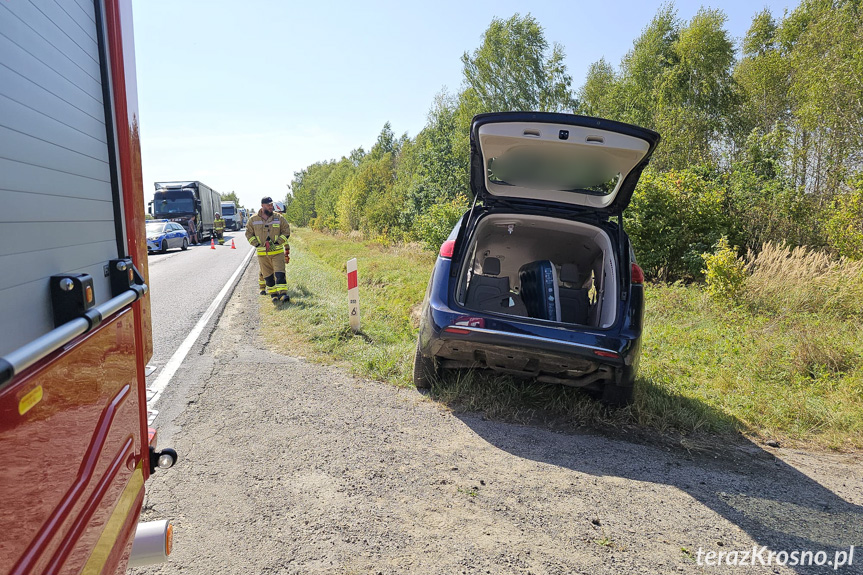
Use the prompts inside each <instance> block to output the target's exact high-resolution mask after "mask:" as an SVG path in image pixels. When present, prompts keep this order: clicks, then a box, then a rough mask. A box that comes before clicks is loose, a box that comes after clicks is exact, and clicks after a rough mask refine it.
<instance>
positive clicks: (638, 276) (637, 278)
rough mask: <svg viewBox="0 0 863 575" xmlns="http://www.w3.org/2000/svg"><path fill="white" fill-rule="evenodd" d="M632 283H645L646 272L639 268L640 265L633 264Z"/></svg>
mask: <svg viewBox="0 0 863 575" xmlns="http://www.w3.org/2000/svg"><path fill="white" fill-rule="evenodd" d="M632 283H634V284H643V283H644V271H642V269H641V268H640V267H638V264H632Z"/></svg>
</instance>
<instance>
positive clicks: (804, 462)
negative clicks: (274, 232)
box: [131, 268, 863, 575]
mask: <svg viewBox="0 0 863 575" xmlns="http://www.w3.org/2000/svg"><path fill="white" fill-rule="evenodd" d="M250 269H252V268H250ZM252 271H254V270H252ZM255 280H256V274H253V273H251V272H250V271H247V272H246V273H245V275H244V277H243V278H242V279H241V281H240V284H239V286H238V288H237V290H236V291H235V293H234V295H233V296H232V297H231V298H230V300H229V303H228V304H227V306H226V307H225V310H224V313H223V315H222V317H221V319H220V320H219V324H218V326H217V328H216V330H215V331H214V332H213V334H212V335H211V337H210V339H209V341H207V342H204V343H203V344H201V345H199V347H198V350H197V351H198V355H197V356H196V357H195V358H194V359H193V360H192V361H189V362H188V363H189V365H188V366H184V367H183V368H182V369H181V370H180V371H179V372H178V374H177V377H179V378H183V380H184V381H187V382H194V383H191V384H189V385H188V386H187V387H186V388H184V389H183V390H182V391H175V392H174V394H173V395H172V394H166V396H164V397H163V399H162V400H161V401H162V402H163V404H164V405H163V406H160V410H161V413H160V415H159V419H157V421H156V425H157V426H158V427H159V428H160V434H161V441H160V443H161V444H162V445H171V446H173V447H175V448H176V449H177V451H178V452H179V453H180V456H181V460H180V463H178V465H177V466H176V467H175V468H174V469H172V470H170V471H167V472H158V473H157V475H156V476H155V477H153V478H152V479H151V480H150V481H149V482H148V489H149V494H148V497H147V500H146V505H145V517H144V518H145V519H157V518H165V517H173V518H174V519H175V521H174V523H175V528H176V530H175V544H176V551H175V553H174V555H172V558H171V560H170V562H169V563H167V564H164V565H161V566H158V567H150V568H147V569H136V570H131V572H132V573H165V574H168V573H184V574H197V573H200V574H206V575H211V574H221V573H231V574H234V573H236V574H246V573H248V574H257V573H267V574H281V573H297V574H300V573H383V574H401V573H417V574H421V573H422V574H426V573H440V574H454V573H522V574H526V573H533V574H558V573H559V574H564V573H565V574H569V573H586V574H587V573H589V574H600V573H632V574H636V573H638V574H641V573H702V572H716V573H738V572H739V573H824V572H828V571H829V572H832V568H827V567H822V568H800V567H795V568H792V567H790V566H786V567H780V566H776V565H773V566H761V565H756V566H747V567H739V566H738V567H730V566H722V567H699V566H698V565H697V564H696V557H697V553H698V550H699V548H701V549H703V551H704V552H707V551H715V552H719V551H724V552H729V551H734V550H737V551H743V550H749V551H751V550H752V548H753V546H758V547H759V548H760V547H761V546H767V547H768V548H769V549H772V550H775V551H782V550H784V551H793V550H803V551H805V550H811V551H813V552H817V551H822V550H823V551H826V552H828V555H829V558H830V559H831V560H832V559H833V558H834V552H835V550H837V549H839V550H843V549H844V550H846V551H847V549H848V546H850V545H858V546H863V507H861V505H863V464H861V460H860V459H859V457H851V456H834V455H810V454H806V453H802V452H789V451H788V450H784V449H776V450H770V451H766V450H765V449H762V448H760V447H758V446H755V445H752V444H747V445H737V446H726V447H720V448H718V450H717V452H716V453H713V454H710V455H703V454H702V455H698V454H696V455H690V454H687V453H685V452H675V451H670V450H668V449H665V448H662V447H656V446H650V445H644V444H636V443H629V442H626V441H621V440H618V439H611V438H608V437H604V436H602V435H599V434H578V435H572V434H562V433H555V432H553V431H550V430H548V429H544V428H541V427H528V426H518V425H511V424H504V423H499V422H493V421H486V420H484V418H483V417H482V416H481V415H478V414H469V413H452V412H451V411H450V410H448V409H447V408H446V406H442V405H440V404H437V403H435V402H433V401H431V400H429V399H428V398H426V397H423V396H422V395H420V394H418V393H417V392H416V391H415V390H412V389H410V390H408V389H396V388H394V387H392V386H390V385H386V384H382V383H379V382H374V381H366V380H357V379H355V378H353V377H351V376H350V375H348V374H346V373H344V372H343V371H340V370H338V369H335V368H332V367H327V366H320V365H316V364H311V363H307V362H305V361H303V360H302V359H299V358H291V357H285V356H281V355H277V354H273V353H271V352H269V351H266V350H263V349H262V348H263V344H262V343H261V341H260V339H259V337H258V335H257V329H258V328H257V326H258V306H259V305H260V304H259V301H258V299H257V298H258V296H257V295H254V294H256V289H255V288H256V285H255V284H256V281H255ZM267 305H269V304H267ZM263 309H265V310H266V307H264V308H263ZM193 353H194V350H193ZM260 374H264V376H263V379H261V375H260ZM777 456H778V457H777ZM764 556H765V557H766V556H767V555H766V553H765V555H764ZM756 563H757V562H756ZM839 572H840V573H863V549H857V553H856V556H855V561H854V566H853V567H843V568H842V569H840V570H839Z"/></svg>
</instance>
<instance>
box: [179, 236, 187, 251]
mask: <svg viewBox="0 0 863 575" xmlns="http://www.w3.org/2000/svg"><path fill="white" fill-rule="evenodd" d="M180 249H181V250H183V251H185V250H187V249H189V240H188V239H186V238H183V245H182V246H180Z"/></svg>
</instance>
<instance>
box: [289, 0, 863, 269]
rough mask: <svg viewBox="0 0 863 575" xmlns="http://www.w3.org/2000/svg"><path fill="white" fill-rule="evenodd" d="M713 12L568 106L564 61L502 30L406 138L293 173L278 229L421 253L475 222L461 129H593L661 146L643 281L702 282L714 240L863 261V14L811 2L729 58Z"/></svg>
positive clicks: (766, 18)
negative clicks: (551, 125)
mask: <svg viewBox="0 0 863 575" xmlns="http://www.w3.org/2000/svg"><path fill="white" fill-rule="evenodd" d="M726 20H727V18H726V16H725V14H724V13H723V12H722V11H721V10H712V9H706V8H702V9H701V10H699V12H698V13H697V14H696V15H695V16H694V17H693V18H692V19H691V20H690V21H688V22H686V21H682V20H681V19H679V18H678V17H677V12H676V10H675V8H674V6H673V5H671V4H667V5H665V6H663V7H662V8H660V9H659V11H658V12H657V14H656V15H655V16H654V18H653V19H652V20H651V22H650V23H649V24H648V25H647V27H646V28H645V29H644V31H643V32H642V34H641V35H640V36H639V37H638V38H636V40H635V41H634V42H633V45H632V49H631V50H630V51H629V52H628V53H627V54H626V56H625V57H624V58H623V59H622V61H621V62H620V64H619V65H618V66H617V67H615V66H614V65H612V64H610V63H609V62H607V61H606V60H605V59H601V60H599V61H598V62H595V63H594V64H592V65H591V67H590V69H589V71H588V74H587V78H586V79H585V81H584V83H583V85H582V86H581V87H580V88H579V89H578V90H576V91H573V88H572V78H571V77H570V76H569V75H568V73H567V70H566V67H565V65H564V52H563V49H562V47H561V46H560V45H559V44H556V43H554V44H549V42H548V41H547V40H546V39H545V36H544V33H543V29H542V27H541V26H540V24H539V22H537V20H536V19H535V18H533V17H532V16H531V15H529V14H528V15H527V16H520V15H518V14H516V15H515V16H513V17H511V18H509V19H507V20H501V19H495V20H493V21H492V23H491V25H490V26H489V28H488V29H487V30H486V32H485V34H484V37H483V41H482V44H481V45H480V46H479V47H478V48H476V49H475V50H474V51H473V52H470V53H468V52H466V53H465V54H464V55H463V56H462V64H463V70H464V82H463V84H462V87H461V91H459V92H458V93H457V94H449V93H446V92H442V93H441V94H439V95H438V96H437V97H436V98H435V101H434V102H433V104H432V106H431V109H430V111H429V114H428V122H427V124H426V126H425V127H424V128H423V129H422V131H420V133H419V134H417V136H416V137H415V138H410V137H408V135H407V134H405V135H402V136H401V137H396V136H395V134H394V133H393V130H392V128H391V126H390V124H389V123H387V124H386V125H384V127H383V130H382V131H381V133H380V135H379V136H378V139H377V142H376V143H375V144H374V146H372V148H371V150H369V151H368V152H367V151H365V150H363V149H362V148H358V149H356V150H353V151H352V152H351V153H350V154H349V155H347V156H345V157H342V158H341V159H340V160H332V161H325V162H319V163H315V164H312V165H310V166H308V167H307V168H305V169H304V170H302V171H300V172H298V173H296V174H294V180H293V182H292V184H291V194H290V195H289V196H288V198H287V204H288V207H287V215H288V218H289V219H290V220H291V221H292V222H294V223H295V224H299V225H311V226H312V227H314V228H316V229H322V230H333V231H335V230H341V231H343V232H351V231H355V230H358V231H360V232H362V233H363V234H364V235H365V236H366V237H371V238H378V239H381V240H382V241H401V240H406V241H421V242H424V243H426V244H427V245H428V246H429V247H431V248H436V247H437V245H438V244H439V243H440V242H441V241H442V240H443V239H444V238H445V237H446V235H447V233H448V232H449V230H450V228H451V227H452V224H453V223H454V221H455V219H456V218H457V217H458V216H460V215H461V213H463V211H464V210H465V209H467V207H468V198H467V193H468V161H469V157H468V155H469V141H468V129H469V126H470V121H471V118H472V117H473V116H474V115H475V114H479V113H483V112H495V111H505V110H540V111H556V112H575V113H579V114H585V115H590V116H600V117H604V118H609V119H613V120H619V121H623V122H629V123H633V124H637V125H641V126H646V127H649V128H652V129H654V130H656V131H658V132H660V133H661V134H662V138H663V141H662V143H661V144H660V146H659V148H658V149H657V151H656V153H655V155H654V157H653V160H652V162H651V168H650V170H648V171H647V172H645V174H644V176H643V177H642V180H641V183H640V184H639V187H638V189H637V190H636V193H635V195H634V197H633V200H632V204H631V205H630V207H629V209H628V210H627V211H626V213H625V216H624V226H625V228H626V229H627V231H628V232H629V234H630V236H631V237H632V239H633V243H634V245H635V248H636V253H637V256H638V258H639V261H640V263H641V264H642V266H643V267H644V269H645V271H646V272H647V273H648V274H650V275H651V276H653V277H659V278H663V279H673V278H697V277H699V276H700V273H701V268H702V267H703V259H702V257H701V254H703V253H705V252H710V251H712V250H713V248H714V246H716V245H717V243H718V242H719V240H720V239H721V238H723V237H725V238H727V241H728V243H730V244H731V245H732V246H737V247H738V249H739V250H741V251H743V250H745V249H747V248H749V249H753V250H756V251H757V250H759V249H760V247H761V246H762V245H763V244H764V243H765V242H780V243H781V242H785V243H788V244H790V245H807V246H810V247H814V248H819V249H823V250H826V251H829V252H831V253H834V254H836V255H840V256H847V257H850V258H854V259H861V258H863V2H861V0H846V1H842V0H835V1H826V0H805V1H804V2H802V3H801V4H800V5H799V6H798V7H797V8H796V9H794V10H793V11H791V12H790V13H786V14H785V15H784V16H783V17H781V18H777V17H775V16H773V15H772V14H771V13H770V12H769V11H767V10H765V11H763V12H761V13H759V14H757V15H756V16H755V17H754V18H753V20H752V24H751V26H750V28H749V31H748V32H747V34H746V36H745V38H744V39H743V42H742V46H739V47H737V48H738V49H735V48H736V47H735V44H734V41H733V39H732V38H731V36H730V35H729V33H728V31H727V30H726V29H725V24H726Z"/></svg>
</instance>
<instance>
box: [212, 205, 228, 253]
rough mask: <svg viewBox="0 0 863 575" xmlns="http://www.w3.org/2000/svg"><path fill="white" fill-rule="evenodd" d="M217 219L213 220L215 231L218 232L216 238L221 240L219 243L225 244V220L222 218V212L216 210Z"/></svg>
mask: <svg viewBox="0 0 863 575" xmlns="http://www.w3.org/2000/svg"><path fill="white" fill-rule="evenodd" d="M215 216H216V219H215V220H213V231H214V232H215V233H216V238H217V239H218V240H219V245H220V246H223V245H225V220H223V219H222V214H220V213H219V212H216V214H215Z"/></svg>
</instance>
